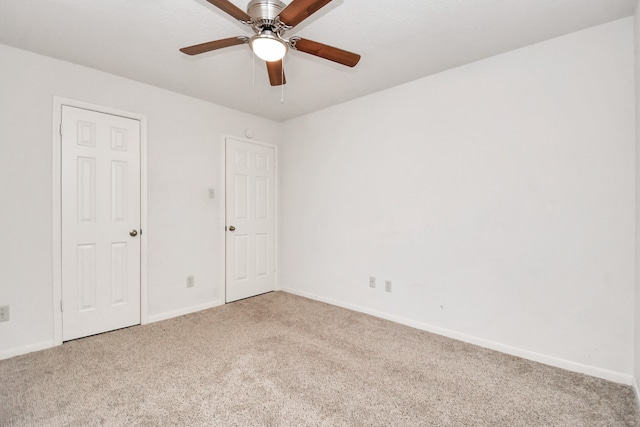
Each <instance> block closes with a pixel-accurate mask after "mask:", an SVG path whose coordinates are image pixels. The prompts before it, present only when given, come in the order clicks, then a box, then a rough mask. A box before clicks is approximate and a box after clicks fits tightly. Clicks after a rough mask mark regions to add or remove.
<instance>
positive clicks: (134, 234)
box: [129, 230, 138, 237]
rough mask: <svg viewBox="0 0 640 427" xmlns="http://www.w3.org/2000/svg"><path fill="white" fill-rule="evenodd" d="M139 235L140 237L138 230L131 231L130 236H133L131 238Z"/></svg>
mask: <svg viewBox="0 0 640 427" xmlns="http://www.w3.org/2000/svg"><path fill="white" fill-rule="evenodd" d="M137 235H138V230H131V231H130V232H129V236H131V237H136V236H137Z"/></svg>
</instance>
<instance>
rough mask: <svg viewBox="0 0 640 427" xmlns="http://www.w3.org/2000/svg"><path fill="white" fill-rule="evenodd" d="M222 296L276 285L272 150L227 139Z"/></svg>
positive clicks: (261, 290)
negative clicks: (225, 227)
mask: <svg viewBox="0 0 640 427" xmlns="http://www.w3.org/2000/svg"><path fill="white" fill-rule="evenodd" d="M226 217H227V238H226V260H227V261H226V301H227V302H231V301H236V300H239V299H242V298H248V297H251V296H254V295H259V294H263V293H265V292H269V291H273V290H274V289H275V253H274V252H275V228H276V224H275V155H274V149H273V148H272V147H268V146H264V145H259V144H252V143H248V142H243V141H237V140H234V139H227V140H226Z"/></svg>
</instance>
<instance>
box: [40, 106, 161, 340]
mask: <svg viewBox="0 0 640 427" xmlns="http://www.w3.org/2000/svg"><path fill="white" fill-rule="evenodd" d="M63 106H69V107H75V108H82V109H85V110H91V111H95V112H97V113H104V114H111V115H114V116H120V117H126V118H129V119H133V120H138V121H139V122H140V229H141V230H142V232H141V235H140V323H141V324H142V325H144V324H146V323H148V301H147V286H148V271H147V269H148V258H147V253H148V252H147V236H148V235H149V232H148V227H147V212H148V210H147V117H146V116H145V115H142V114H138V113H132V112H129V111H125V110H120V109H117V108H111V107H105V106H102V105H97V104H91V103H88V102H84V101H77V100H74V99H68V98H63V97H59V96H54V97H53V124H52V125H53V126H52V134H53V138H52V140H53V144H52V145H53V148H52V149H53V155H52V159H53V174H52V186H51V187H52V202H53V299H52V307H53V345H54V346H56V345H61V344H62V310H61V305H62V136H61V135H60V123H61V120H62V107H63Z"/></svg>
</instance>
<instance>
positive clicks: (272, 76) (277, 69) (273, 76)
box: [267, 59, 287, 86]
mask: <svg viewBox="0 0 640 427" xmlns="http://www.w3.org/2000/svg"><path fill="white" fill-rule="evenodd" d="M267 71H268V72H269V82H270V83H271V86H280V85H283V84H286V83H287V79H285V77H284V70H283V69H282V59H281V60H279V61H273V62H267Z"/></svg>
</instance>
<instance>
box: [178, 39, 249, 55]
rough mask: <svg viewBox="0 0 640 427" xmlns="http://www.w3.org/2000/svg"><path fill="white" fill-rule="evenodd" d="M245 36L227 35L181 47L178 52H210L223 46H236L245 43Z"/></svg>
mask: <svg viewBox="0 0 640 427" xmlns="http://www.w3.org/2000/svg"><path fill="white" fill-rule="evenodd" d="M247 41H248V39H247V38H246V37H229V38H228V39H222V40H216V41H212V42H207V43H201V44H197V45H194V46H189V47H183V48H182V49H180V52H182V53H186V54H187V55H198V54H201V53H205V52H210V51H212V50H216V49H222V48H223V47H229V46H236V45H239V44H245V43H247Z"/></svg>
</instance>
